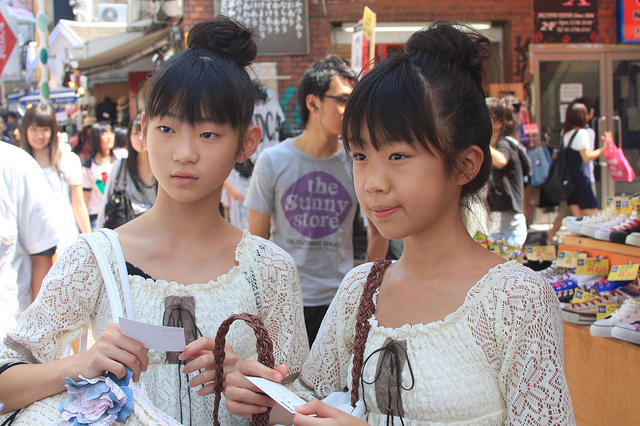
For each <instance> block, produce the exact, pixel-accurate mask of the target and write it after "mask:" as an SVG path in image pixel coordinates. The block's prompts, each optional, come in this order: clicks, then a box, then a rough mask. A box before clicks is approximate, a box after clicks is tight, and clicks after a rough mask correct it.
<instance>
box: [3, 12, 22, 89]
mask: <svg viewBox="0 0 640 426" xmlns="http://www.w3.org/2000/svg"><path fill="white" fill-rule="evenodd" d="M16 31H17V25H16V21H15V19H14V18H13V17H12V16H10V15H9V11H8V10H7V6H6V3H5V2H4V1H0V81H17V80H20V57H19V54H18V48H17V43H16Z"/></svg>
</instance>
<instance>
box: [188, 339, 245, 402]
mask: <svg viewBox="0 0 640 426" xmlns="http://www.w3.org/2000/svg"><path fill="white" fill-rule="evenodd" d="M214 347H215V340H214V339H212V338H211V337H201V338H199V339H198V340H195V341H193V342H191V343H189V344H188V345H187V347H186V348H184V351H182V353H181V354H180V355H179V356H178V358H179V359H180V360H181V361H186V360H188V359H189V358H193V359H192V360H191V361H189V362H188V363H187V364H186V365H185V366H184V367H182V372H183V373H184V374H189V373H193V372H194V371H198V370H204V371H202V372H201V373H200V374H198V375H196V376H195V377H193V378H191V380H189V386H190V387H192V388H193V387H196V386H202V388H200V389H198V391H197V394H198V395H200V396H204V395H208V394H211V393H213V384H214V382H213V380H214V378H215V365H216V364H215V361H214V358H213V349H214ZM224 352H225V357H224V365H223V367H222V371H223V373H222V377H223V380H224V378H225V377H227V374H229V373H231V372H232V371H233V370H234V368H235V365H236V361H238V357H237V356H236V354H235V353H234V352H233V348H232V347H231V345H230V344H228V343H225V347H224Z"/></svg>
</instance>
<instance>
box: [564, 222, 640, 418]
mask: <svg viewBox="0 0 640 426" xmlns="http://www.w3.org/2000/svg"><path fill="white" fill-rule="evenodd" d="M559 250H560V251H573V250H580V251H583V252H586V253H587V255H588V256H589V257H596V256H604V257H606V258H607V259H609V264H610V265H611V266H613V265H621V264H625V263H628V262H633V263H640V247H634V246H629V245H624V244H616V243H611V242H608V241H600V240H596V239H592V238H589V237H584V236H582V235H576V234H567V235H565V237H564V244H561V245H560V246H559ZM564 356H565V373H566V376H567V381H568V383H569V390H570V392H571V399H572V401H573V408H574V410H575V414H576V422H577V424H578V426H591V425H594V426H595V425H598V426H600V425H638V424H640V399H639V398H638V389H640V345H634V344H632V343H628V342H625V341H622V340H618V339H612V338H606V337H594V336H592V335H591V334H590V333H589V326H588V325H575V324H571V323H568V322H564Z"/></svg>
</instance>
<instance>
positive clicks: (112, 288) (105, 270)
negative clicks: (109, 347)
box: [80, 229, 134, 322]
mask: <svg viewBox="0 0 640 426" xmlns="http://www.w3.org/2000/svg"><path fill="white" fill-rule="evenodd" d="M96 232H102V233H103V234H104V235H105V236H106V237H107V238H108V239H109V242H110V244H111V249H112V250H113V252H114V254H115V257H116V264H117V267H118V272H119V275H120V283H121V285H122V295H123V297H124V304H125V309H126V313H127V315H126V317H127V318H129V319H134V313H133V302H132V300H131V288H130V286H129V275H128V274H127V266H126V264H125V260H124V254H123V253H122V247H120V242H119V241H118V239H117V236H116V233H115V232H114V231H112V230H111V229H100V230H98V231H96ZM80 236H81V237H82V238H84V239H85V241H87V243H89V245H90V246H91V249H92V250H93V253H94V255H95V256H96V261H97V262H98V266H99V267H100V272H101V274H102V277H103V279H104V284H105V286H106V287H107V294H108V296H109V303H110V304H111V314H112V318H113V321H114V322H118V318H119V317H122V316H124V314H123V311H122V304H121V303H120V296H119V294H118V286H117V284H116V280H115V277H114V276H113V272H112V271H111V267H110V266H109V261H108V260H107V256H106V255H105V253H104V250H103V249H102V246H101V245H100V243H99V242H98V240H97V238H96V236H95V235H93V234H81V235H80Z"/></svg>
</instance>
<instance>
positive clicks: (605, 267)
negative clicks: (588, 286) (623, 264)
mask: <svg viewBox="0 0 640 426" xmlns="http://www.w3.org/2000/svg"><path fill="white" fill-rule="evenodd" d="M576 274H578V275H600V276H601V277H606V276H607V275H609V259H606V258H602V259H592V258H589V259H578V265H577V266H576Z"/></svg>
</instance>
